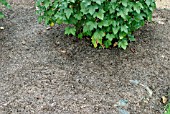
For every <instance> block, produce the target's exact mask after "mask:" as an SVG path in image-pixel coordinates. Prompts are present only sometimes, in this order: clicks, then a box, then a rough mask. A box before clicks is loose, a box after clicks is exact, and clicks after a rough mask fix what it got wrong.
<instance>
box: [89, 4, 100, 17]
mask: <svg viewBox="0 0 170 114" xmlns="http://www.w3.org/2000/svg"><path fill="white" fill-rule="evenodd" d="M88 9H89V13H90V14H91V15H93V14H94V12H95V11H96V9H98V6H97V5H95V6H89V7H88Z"/></svg>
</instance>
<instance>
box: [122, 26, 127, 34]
mask: <svg viewBox="0 0 170 114" xmlns="http://www.w3.org/2000/svg"><path fill="white" fill-rule="evenodd" d="M121 31H122V32H125V33H128V26H127V25H123V26H121Z"/></svg>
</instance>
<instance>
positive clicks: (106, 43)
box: [104, 40, 112, 48]
mask: <svg viewBox="0 0 170 114" xmlns="http://www.w3.org/2000/svg"><path fill="white" fill-rule="evenodd" d="M104 45H105V47H106V48H109V47H110V46H111V45H112V42H111V41H110V40H106V41H104Z"/></svg>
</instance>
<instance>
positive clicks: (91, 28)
mask: <svg viewBox="0 0 170 114" xmlns="http://www.w3.org/2000/svg"><path fill="white" fill-rule="evenodd" d="M86 25H87V26H88V29H90V31H92V30H93V29H95V28H97V22H92V21H88V22H87V24H86Z"/></svg>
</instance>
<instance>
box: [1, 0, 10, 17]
mask: <svg viewBox="0 0 170 114" xmlns="http://www.w3.org/2000/svg"><path fill="white" fill-rule="evenodd" d="M0 3H1V4H2V5H4V6H6V7H7V8H10V5H9V4H8V2H7V1H6V0H0ZM1 4H0V5H1ZM1 18H4V14H3V13H2V12H0V19H1Z"/></svg>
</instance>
